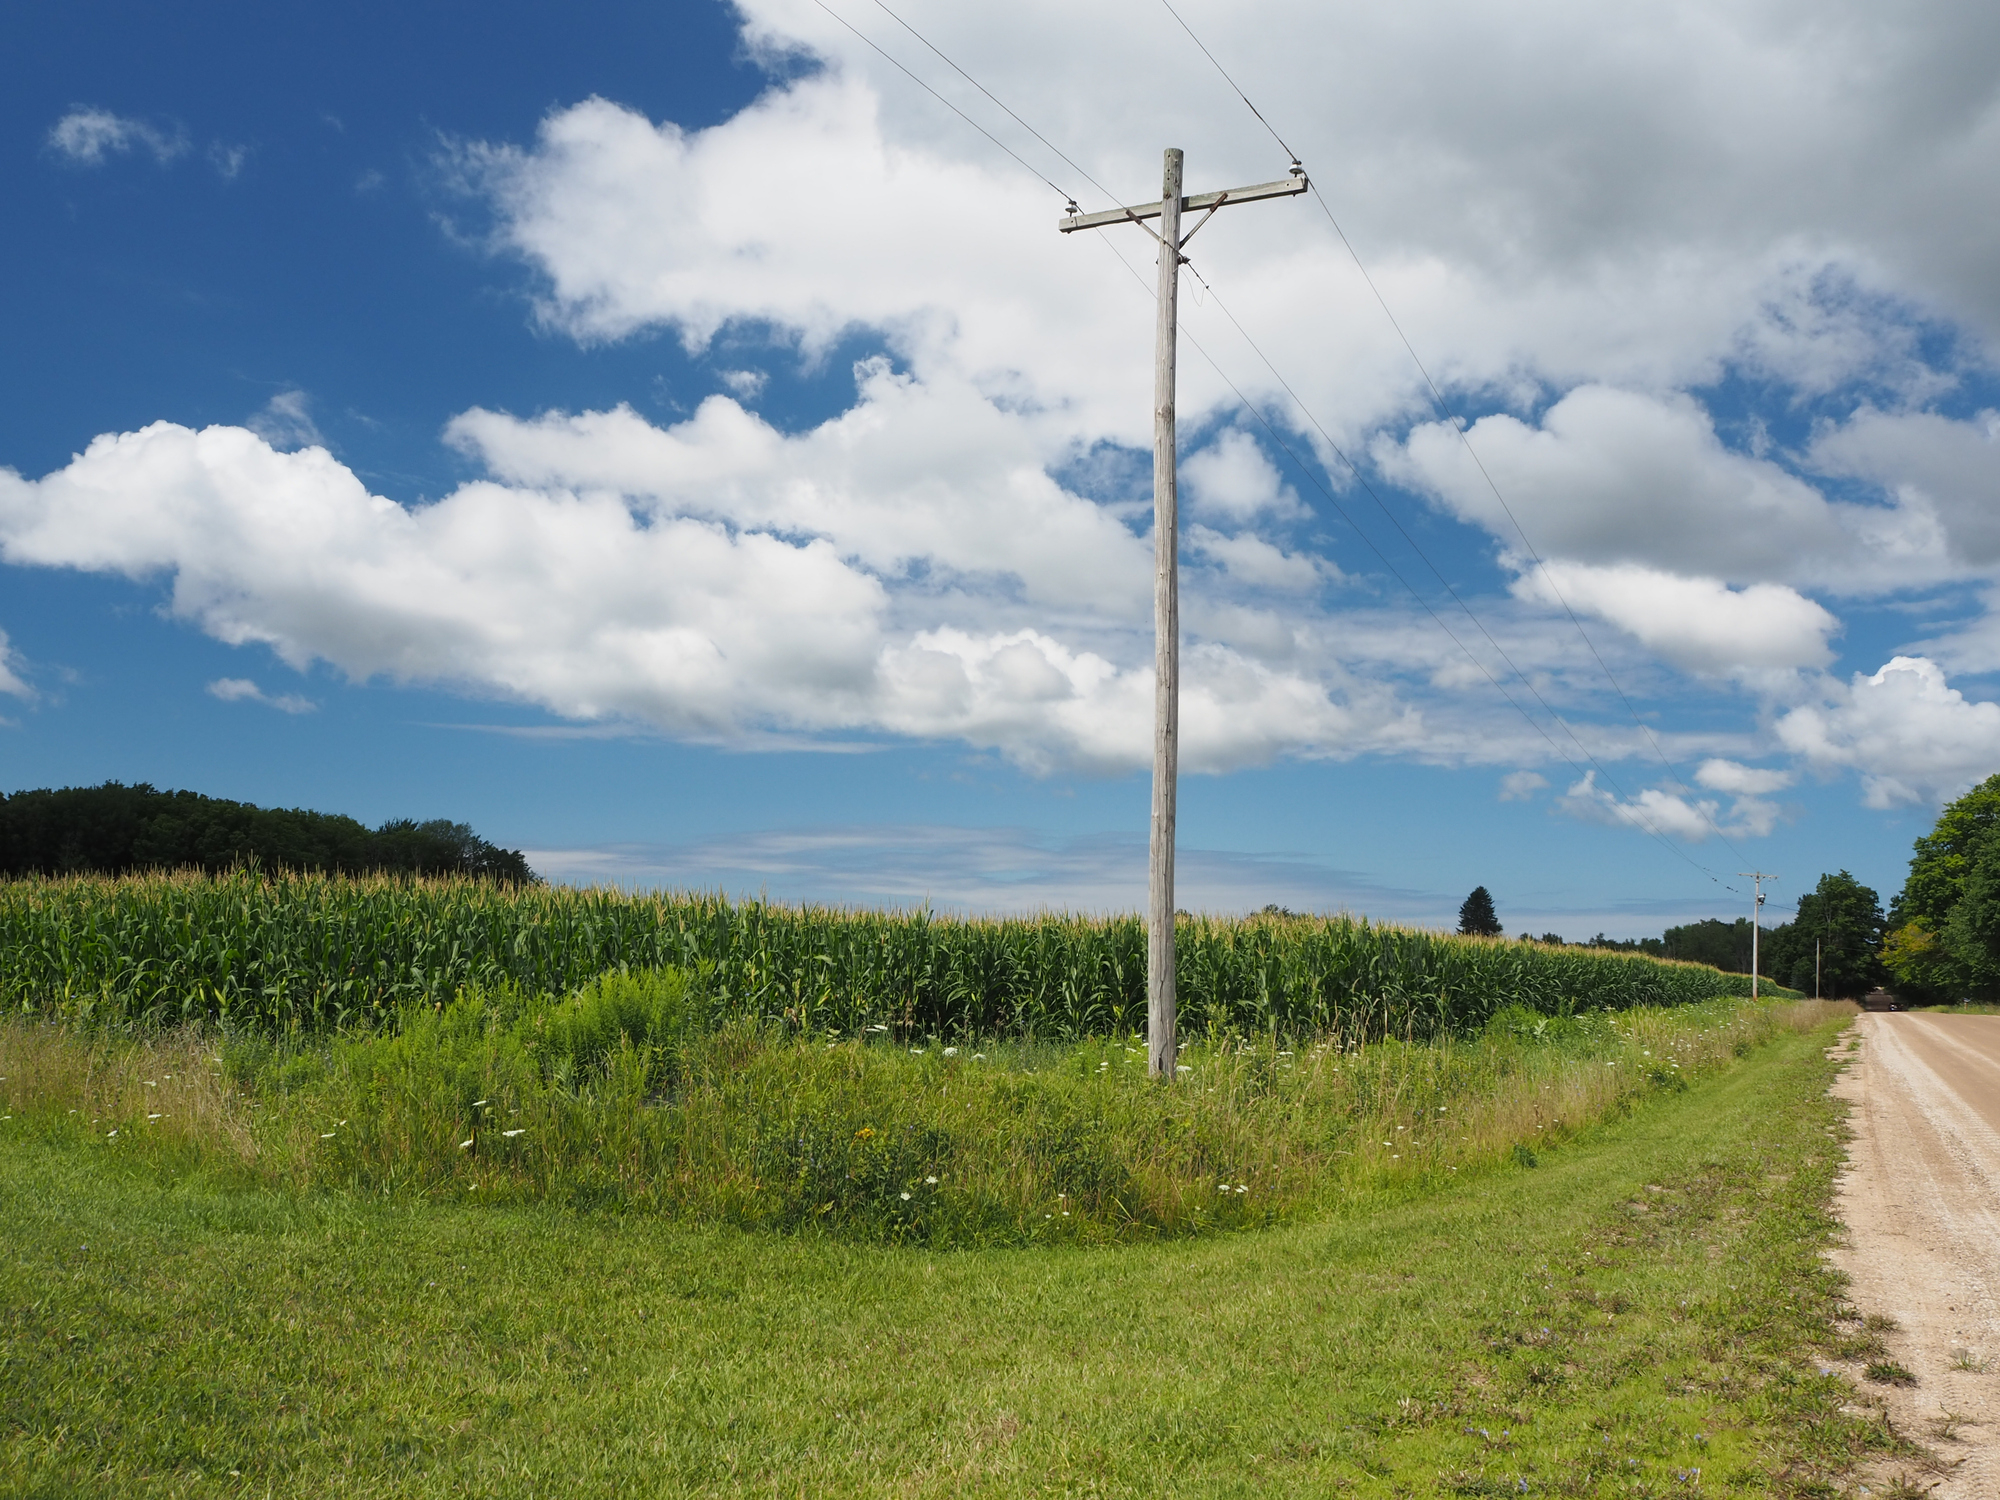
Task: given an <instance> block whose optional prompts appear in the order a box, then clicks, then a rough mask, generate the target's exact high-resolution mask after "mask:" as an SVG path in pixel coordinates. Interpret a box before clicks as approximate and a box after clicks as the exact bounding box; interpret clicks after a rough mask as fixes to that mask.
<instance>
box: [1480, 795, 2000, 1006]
mask: <svg viewBox="0 0 2000 1500" xmlns="http://www.w3.org/2000/svg"><path fill="white" fill-rule="evenodd" d="M1458 928H1459V931H1460V932H1464V933H1472V934H1477V935H1482V936H1491V937H1497V936H1499V935H1500V934H1501V931H1502V928H1501V925H1500V919H1499V916H1498V914H1497V913H1496V912H1495V910H1494V907H1493V898H1492V896H1491V895H1490V894H1489V893H1488V891H1487V890H1486V887H1484V886H1479V887H1477V888H1476V889H1475V890H1474V891H1473V892H1472V894H1471V895H1470V896H1468V897H1466V900H1465V904H1464V905H1463V906H1462V907H1460V908H1459V917H1458ZM1520 936H1521V941H1523V942H1530V941H1540V942H1543V943H1549V944H1563V943H1564V940H1563V938H1562V937H1561V935H1560V934H1557V933H1553V932H1547V933H1543V934H1542V936H1541V937H1540V938H1539V939H1534V938H1532V937H1531V935H1530V934H1528V933H1525V932H1524V933H1522V934H1521V935H1520ZM1565 946H1570V947H1588V948H1612V949H1619V950H1623V951H1626V952H1638V953H1650V954H1652V955H1654V956H1655V957H1659V958H1678V959H1686V960H1689V961H1691V962H1694V963H1704V964H1711V965H1713V966H1714V967H1715V968H1718V969H1723V970H1726V971H1728V972H1730V973H1733V974H1747V973H1749V972H1750V962H1751V958H1750V955H1751V947H1752V933H1751V929H1750V918H1748V917H1738V918H1736V920H1735V921H1733V922H1724V921H1720V920H1717V919H1716V918H1713V917H1711V918H1709V919H1707V920H1706V921H1701V922H1690V923H1688V924H1687V925H1685V926H1681V927H1669V928H1668V929H1667V930H1666V931H1665V932H1664V933H1663V934H1662V935H1661V936H1659V937H1656V938H1624V939H1619V938H1607V937H1606V936H1604V934H1603V933H1599V934H1598V935H1597V936H1596V937H1594V938H1590V939H1587V940H1586V941H1585V942H1583V943H1574V944H1565ZM1756 950H1757V970H1758V972H1759V973H1760V974H1762V975H1763V976H1764V977H1765V978H1767V979H1773V980H1776V981H1777V982H1778V983H1779V984H1782V985H1786V986H1789V987H1790V988H1792V989H1795V990H1802V991H1804V992H1805V993H1806V994H1808V995H1810V994H1813V993H1815V992H1817V993H1819V994H1822V995H1826V996H1830V997H1852V998H1858V997H1860V996H1862V995H1865V994H1866V993H1867V992H1868V991H1869V990H1871V989H1874V988H1876V987H1878V986H1881V985H1885V984H1886V985H1889V986H1891V987H1893V988H1894V989H1895V991H1896V992H1897V994H1898V995H1899V996H1900V997H1901V998H1902V999H1903V1000H1904V1002H1905V1003H1909V1004H1937V1003H1949V1002H1955V1001H1959V1000H2000V774H1996V775H1993V776H1989V777H1987V778H1986V780H1984V781H1982V782H1981V783H1980V784H1979V785H1978V786H1975V787H1974V788H1972V790H1971V791H1969V792H1967V793H1966V794H1965V795H1964V796H1962V797H1960V798H1958V799H1957V800H1956V801H1954V802H1952V803H1950V804H1948V805H1947V806H1946V807H1945V809H1944V811H1943V812H1942V813H1940V814H1939V815H1938V820H1937V823H1936V825H1935V826H1934V827H1933V828H1932V829H1931V831H1930V832H1929V833H1927V834H1925V835H1924V836H1923V837H1922V838H1920V839H1918V840H1917V842H1916V845H1915V848H1914V851H1913V853H1912V855H1911V859H1910V873H1909V876H1908V878H1907V879H1906V880H1905V881H1904V883H1903V889H1902V891H1901V892H1900V893H1899V894H1898V895H1897V896H1896V898H1895V900H1894V901H1892V902H1891V903H1890V905H1889V908H1888V910H1887V911H1886V912H1885V911H1884V910H1883V908H1882V898H1881V897H1880V896H1879V895H1878V894H1877V893H1876V892H1875V891H1874V890H1872V889H1870V888H1869V887H1868V886H1865V885H1863V884H1862V883H1861V882H1860V881H1858V880H1856V879H1855V878H1854V877H1853V876H1852V875H1851V874H1849V873H1848V872H1847V871H1846V870H1839V871H1835V872H1834V873H1832V874H1828V875H1822V876H1820V878H1819V883H1818V884H1817V885H1815V886H1814V887H1813V889H1812V890H1811V891H1809V892H1808V893H1807V894H1806V895H1804V896H1802V897H1800V898H1799V904H1798V911H1797V914H1796V915H1795V916H1794V917H1793V918H1792V920H1791V921H1789V922H1785V923H1783V924H1781V925H1779V926H1777V927H1772V928H1766V929H1765V930H1764V931H1763V932H1762V933H1761V934H1758V935H1757V943H1756Z"/></svg>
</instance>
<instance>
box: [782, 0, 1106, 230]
mask: <svg viewBox="0 0 2000 1500" xmlns="http://www.w3.org/2000/svg"><path fill="white" fill-rule="evenodd" d="M877 3H878V4H879V3H880V0H877ZM813 4H815V5H817V6H818V7H819V8H820V9H821V10H823V11H825V12H826V13H827V14H828V15H830V16H832V17H833V18H834V20H836V21H838V22H840V24H841V25H843V26H845V27H846V28H847V29H848V30H849V31H851V32H853V33H854V34H855V35H856V36H857V37H859V38H860V39H861V40H862V41H864V42H866V43H867V44H868V45H869V46H870V47H872V48H874V50H875V51H876V52H877V53H878V54H879V55H880V56H881V58H882V59H883V61H885V62H887V63H888V64H890V65H891V66H892V67H894V68H895V69H896V70H897V71H898V72H899V73H901V74H902V75H903V76H904V77H905V78H907V79H909V80H910V82H912V83H914V84H915V85H916V86H917V87H918V88H920V89H922V90H923V91H924V92H925V93H926V94H929V95H930V96H931V97H932V98H933V99H935V100H937V102H938V103H940V104H942V105H943V106H944V107H945V108H946V109H948V110H950V111H951V112H952V113H953V114H955V115H957V116H958V117H959V118H960V119H961V120H963V121H965V123H966V124H968V125H970V126H971V127H972V128H973V129H974V130H976V131H978V132H979V133H980V134H981V135H983V136H985V137H986V139H987V140H989V141H991V142H992V143H993V144H994V145H996V146H998V147H999V148H1000V149H1001V150H1002V151H1005V152H1006V153H1007V154H1008V155H1009V156H1011V157H1013V158H1014V160H1015V161H1017V162H1019V163H1020V165H1021V170H1022V171H1024V172H1027V173H1028V174H1029V175H1031V176H1033V177H1035V178H1036V179H1038V180H1039V181H1040V182H1041V183H1042V185H1043V186H1044V187H1046V188H1047V189H1048V190H1049V191H1050V192H1052V193H1054V194H1055V195H1056V196H1057V197H1059V198H1061V199H1062V200H1063V201H1064V202H1065V203H1067V204H1069V205H1070V206H1071V207H1072V208H1073V207H1075V206H1076V194H1074V193H1066V192H1064V191H1063V190H1062V189H1061V188H1059V187H1057V186H1056V185H1055V184H1054V183H1053V182H1050V181H1049V179H1048V178H1047V177H1045V176H1043V175H1042V173H1040V172H1038V171H1036V170H1035V169H1034V168H1033V167H1031V166H1029V165H1028V163H1027V161H1026V160H1024V159H1023V158H1022V156H1021V153H1020V152H1018V151H1016V150H1015V149H1014V148H1013V147H1012V146H1010V145H1008V144H1007V143H1006V142H1005V141H1003V140H1001V139H1000V137H999V136H997V135H995V134H994V133H993V132H992V131H990V130H988V129H987V128H986V127H985V126H984V125H982V124H980V123H979V122H978V121H977V120H975V119H973V118H972V116H971V115H969V114H967V113H966V112H965V111H964V110H962V109H960V108H959V107H958V106H957V105H956V104H953V103H952V102H951V101H950V100H949V99H947V98H945V96H944V95H943V94H940V93H939V92H938V91H937V90H936V89H934V88H932V87H931V86H930V85H929V84H928V83H925V82H924V81H923V79H921V78H919V77H917V75H916V74H914V73H912V72H911V71H910V70H909V69H908V68H906V67H904V66H903V65H902V64H901V63H900V62H897V61H896V59H895V58H893V57H891V56H890V55H889V54H888V53H887V52H884V51H882V49H881V48H880V47H879V46H876V44H875V42H874V40H873V39H872V38H871V37H869V36H868V34H867V33H866V32H864V31H862V30H861V29H860V28H859V27H858V26H856V25H855V24H854V23H853V22H852V21H850V20H848V19H847V17H845V16H843V15H842V14H841V13H840V12H839V11H837V10H835V9H834V8H833V7H832V6H831V5H828V4H827V3H826V0H813ZM882 8H883V9H884V10H889V7H888V6H886V5H884V6H883V7H882ZM889 14H890V15H891V16H892V17H894V19H895V20H896V21H897V23H898V24H899V25H901V26H902V27H903V29H904V30H905V31H910V34H911V35H912V36H916V35H917V34H916V32H914V31H911V30H910V27H909V23H907V22H905V21H904V20H903V19H902V17H900V16H897V15H896V13H895V12H894V11H889ZM917 40H918V41H920V42H922V41H923V38H922V37H920V36H918V37H917ZM924 45H925V46H926V47H930V45H931V44H930V43H929V42H924ZM931 51H933V52H937V48H935V47H931ZM938 56H940V57H944V54H943V53H942V52H938ZM945 60H946V61H947V62H950V59H949V58H946V59H945ZM952 66H954V67H957V64H956V63H953V64H952ZM960 71H961V73H962V72H963V71H964V70H963V69H960ZM974 87H975V88H977V87H978V85H976V84H975V85H974ZM979 92H980V93H982V94H985V93H986V90H984V89H980V90H979ZM986 97H987V98H989V99H992V98H993V96H992V95H991V94H986ZM993 102H994V103H996V104H999V102H1000V101H999V100H997V99H994V101H993ZM1000 107H1001V108H1002V109H1006V106H1005V105H1004V104H1003V105H1001V106H1000ZM1007 113H1008V114H1010V115H1011V114H1014V112H1013V111H1012V110H1011V109H1009V110H1007ZM1014 117H1015V118H1016V119H1019V118H1020V116H1018V115H1015V116H1014ZM1030 133H1031V134H1033V132H1030ZM1035 139H1036V140H1038V141H1041V140H1042V138H1041V136H1039V135H1036V136H1035ZM1042 144H1043V145H1045V146H1047V145H1048V142H1047V141H1042ZM1050 149H1051V150H1054V148H1053V147H1050ZM1056 155H1058V156H1062V153H1061V152H1060V151H1057V152H1056ZM1063 160H1064V161H1069V158H1068V157H1067V156H1063ZM1070 165H1071V166H1072V167H1074V166H1075V165H1076V164H1075V163H1074V162H1070ZM1079 170H1081V169H1079ZM1098 191H1099V192H1102V191H1103V189H1102V188H1100V189H1098ZM1106 196H1107V197H1108V196H1109V194H1106Z"/></svg>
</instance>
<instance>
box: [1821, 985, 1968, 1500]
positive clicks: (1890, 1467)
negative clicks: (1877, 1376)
mask: <svg viewBox="0 0 2000 1500" xmlns="http://www.w3.org/2000/svg"><path fill="white" fill-rule="evenodd" d="M1855 1026H1856V1033H1857V1034H1858V1036H1859V1038H1860V1050H1859V1054H1858V1056H1857V1058H1856V1060H1855V1061H1854V1062H1853V1063H1851V1064H1850V1065H1849V1067H1848V1068H1847V1069H1846V1070H1845V1071H1844V1072H1843V1073H1842V1075H1841V1077H1840V1079H1839V1081H1838V1082H1837V1083H1836V1084H1835V1085H1834V1090H1833V1091H1834V1094H1835V1096H1836V1097H1838V1098H1842V1099H1846V1100H1848V1101H1849V1102H1850V1103H1851V1104H1852V1106H1853V1109H1852V1112H1851V1114H1850V1116H1849V1124H1850V1126H1851V1127H1852V1129H1853V1131H1854V1140H1853V1142H1852V1145H1851V1146H1850V1148H1849V1153H1848V1167H1847V1170H1846V1172H1845V1173H1844V1174H1843V1175H1842V1178H1841V1181H1840V1186H1839V1189H1838V1192H1837V1196H1836V1207H1837V1211H1838V1212H1839V1214H1840V1217H1841V1219H1842V1220H1843V1221H1844V1222H1845V1223H1846V1225H1847V1231H1848V1241H1847V1244H1846V1245H1845V1246H1844V1247H1843V1248H1841V1249H1839V1250H1837V1251H1835V1252H1834V1254H1833V1261H1834V1263H1835V1264H1836V1265H1837V1266H1839V1267H1840V1269H1842V1270H1843V1271H1845V1272H1847V1274H1848V1275H1849V1276H1850V1277H1851V1278H1852V1279H1853V1281H1852V1286H1851V1288H1850V1293H1849V1295H1850V1296H1851V1298H1852V1300H1853V1301H1854V1303H1855V1305H1856V1306H1857V1307H1858V1308H1859V1309H1860V1311H1861V1312H1862V1313H1864V1314H1868V1315H1871V1316H1873V1317H1876V1318H1878V1319H1879V1318H1883V1317H1886V1318H1891V1319H1893V1320H1894V1322H1895V1326H1894V1327H1893V1328H1890V1329H1885V1330H1883V1332H1882V1335H1881V1336H1882V1339H1883V1342H1884V1343H1885V1344H1886V1345H1887V1355H1886V1357H1887V1358H1888V1359H1889V1360H1892V1361H1894V1362H1895V1363H1897V1364H1900V1365H1902V1366H1903V1367H1904V1369H1906V1370H1908V1371H1909V1372H1910V1373H1911V1374H1912V1375H1914V1376H1915V1377H1916V1384H1915V1385H1913V1386H1905V1385H1886V1384H1881V1383H1877V1382H1871V1381H1869V1380H1868V1379H1867V1378H1866V1365H1867V1361H1865V1360H1864V1361H1857V1362H1855V1363H1853V1364H1850V1365H1847V1366H1844V1368H1845V1369H1846V1371H1847V1373H1848V1374H1849V1375H1851V1376H1852V1377H1853V1378H1854V1380H1855V1381H1856V1383H1857V1384H1858V1385H1859V1386H1860V1387H1861V1389H1862V1391H1863V1393H1864V1399H1866V1400H1868V1401H1870V1402H1871V1403H1874V1404H1877V1405H1879V1406H1880V1407H1881V1408H1882V1409H1883V1410H1885V1411H1886V1412H1887V1414H1888V1417H1889V1420H1890V1421H1891V1422H1892V1423H1893V1424H1894V1426H1895V1428H1896V1430H1897V1431H1899V1432H1901V1433H1903V1434H1904V1435H1905V1436H1907V1437H1910V1438H1912V1439H1914V1440H1916V1441H1918V1442H1921V1443H1924V1444H1927V1445H1928V1446H1929V1447H1930V1448H1931V1449H1932V1451H1933V1452H1934V1453H1935V1455H1936V1458H1937V1460H1938V1466H1937V1467H1935V1468H1930V1469H1929V1470H1928V1471H1927V1472H1924V1473H1923V1474H1922V1475H1921V1476H1918V1475H1916V1474H1914V1473H1913V1474H1912V1476H1911V1477H1912V1478H1918V1479H1920V1483H1921V1484H1923V1485H1925V1486H1929V1485H1932V1484H1935V1485H1936V1488H1935V1490H1934V1491H1932V1493H1933V1494H1934V1495H1935V1496H1936V1500H1957V1497H1961V1496H1962V1497H1967V1500H1972V1497H1979V1500H1993V1497H1996V1496H2000V1016H1954V1015H1930V1014H1925V1015H1912V1014H1908V1013H1900V1014H1887V1015H1883V1014H1876V1015H1863V1016H1861V1017H1859V1018H1857V1020H1856V1023H1855ZM1954 1419H1955V1420H1954ZM1869 1468H1870V1469H1871V1470H1872V1471H1873V1473H1872V1474H1867V1473H1864V1475H1863V1476H1862V1480H1861V1482H1862V1483H1864V1484H1866V1483H1868V1482H1869V1481H1870V1479H1871V1478H1872V1479H1876V1480H1880V1479H1883V1478H1886V1477H1888V1476H1890V1475H1893V1474H1896V1473H1898V1472H1899V1471H1900V1470H1907V1469H1912V1468H1914V1466H1913V1465H1911V1464H1909V1463H1907V1462H1902V1463H1899V1462H1897V1461H1894V1460H1891V1461H1890V1462H1888V1463H1887V1464H1880V1463H1877V1464H1871V1465H1870V1466H1869Z"/></svg>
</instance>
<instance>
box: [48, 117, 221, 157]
mask: <svg viewBox="0 0 2000 1500" xmlns="http://www.w3.org/2000/svg"><path fill="white" fill-rule="evenodd" d="M49 148H50V149H51V150H53V151H55V152H56V153H57V154H58V155H60V156H63V157H66V158H67V159H68V160H70V161H72V162H75V163H76V164H77V165H79V166H85V167H95V166H99V165H101V164H102V163H103V162H104V159H105V158H106V157H109V156H123V155H125V154H126V153H127V152H132V151H138V152H143V153H145V154H146V155H148V156H150V157H152V158H153V160H154V161H156V162H159V163H160V164H161V165H162V166H164V165H165V164H166V163H168V162H170V161H172V160H173V159H174V158H175V157H177V156H183V155H185V154H186V153H187V150H188V138H187V132H185V131H184V130H182V129H181V128H180V127H179V126H175V127H174V128H173V129H172V130H171V131H168V130H162V129H160V128H159V127H158V126H156V125H151V124H148V123H147V122H146V121H144V120H135V119H132V118H131V117H129V116H127V115H118V114H113V113H112V112H111V111H110V110H108V109H95V108H90V107H87V106H81V105H80V106H78V107H77V108H75V109H72V110H71V111H70V112H69V113H68V114H66V115H64V116H63V117H62V118H61V119H60V120H58V121H56V123H55V125H54V127H53V128H52V129H51V130H50V131H49Z"/></svg>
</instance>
